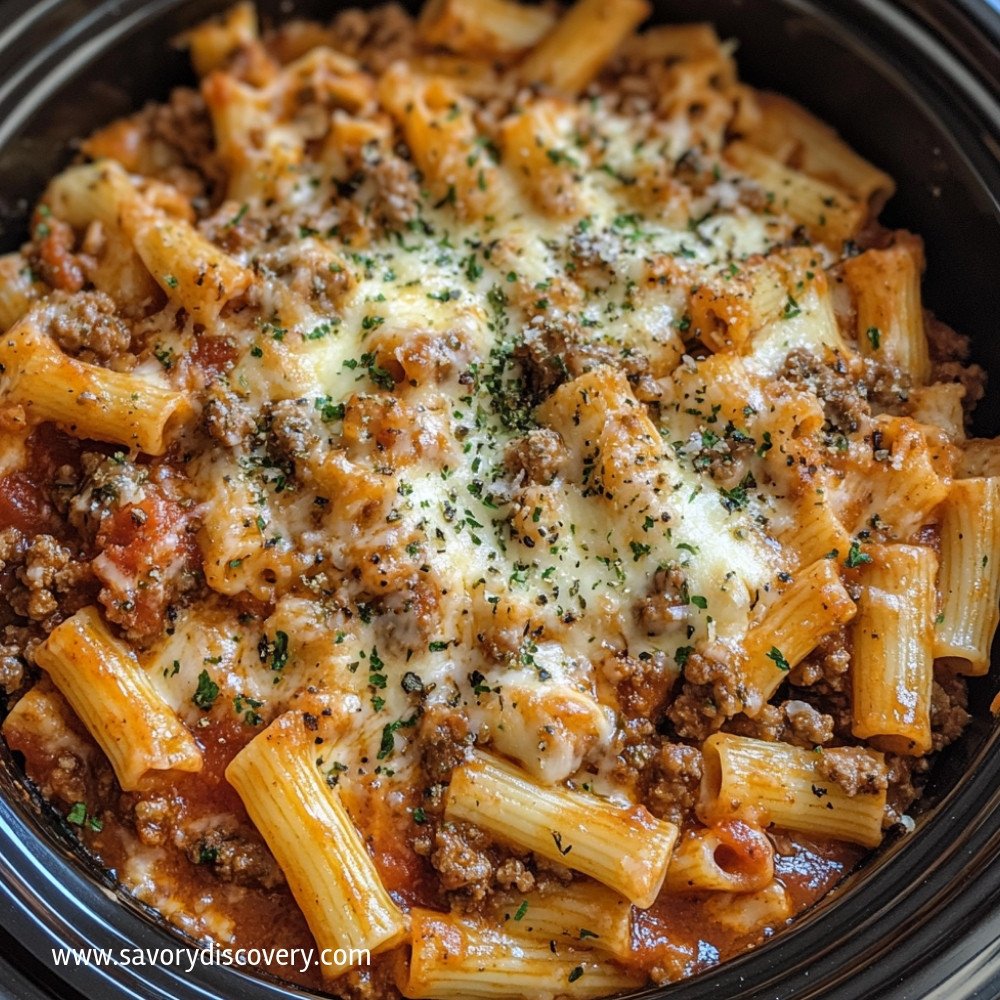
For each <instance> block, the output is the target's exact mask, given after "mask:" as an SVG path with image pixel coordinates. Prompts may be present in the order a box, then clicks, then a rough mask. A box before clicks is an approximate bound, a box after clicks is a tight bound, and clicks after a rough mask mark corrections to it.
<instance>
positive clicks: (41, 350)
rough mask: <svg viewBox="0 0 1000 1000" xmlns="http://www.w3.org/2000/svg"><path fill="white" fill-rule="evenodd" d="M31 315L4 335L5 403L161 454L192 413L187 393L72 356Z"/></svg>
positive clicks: (73, 429) (76, 430) (77, 433)
mask: <svg viewBox="0 0 1000 1000" xmlns="http://www.w3.org/2000/svg"><path fill="white" fill-rule="evenodd" d="M43 316H44V313H38V314H37V315H36V314H35V313H29V314H28V315H27V316H25V317H24V319H22V320H20V321H19V322H18V323H15V324H14V326H13V327H12V328H11V329H10V330H8V331H7V333H5V334H2V335H0V399H3V400H4V401H5V402H7V403H14V404H17V405H20V406H21V407H22V408H23V409H24V413H25V416H26V417H27V419H28V420H29V421H33V422H42V421H45V420H51V421H54V422H55V423H57V424H60V425H61V426H62V427H64V428H65V429H66V430H67V431H68V432H69V433H70V434H72V435H73V436H74V437H81V438H96V439H97V440H99V441H111V442H113V443H115V444H121V445H125V446H126V447H128V448H136V449H138V450H139V451H143V452H145V453H146V454H147V455H162V454H163V453H164V452H165V451H166V450H167V446H168V444H169V441H168V437H169V434H168V431H169V429H170V426H171V424H172V423H175V422H177V421H179V420H180V419H183V418H184V417H185V416H187V414H188V413H189V411H190V404H189V403H188V398H187V396H186V395H185V394H184V393H182V392H175V391H174V390H172V389H166V388H164V387H163V386H159V385H156V384H155V383H153V382H149V381H147V380H146V379H143V378H139V377H138V376H136V375H130V374H127V373H125V372H116V371H111V370H110V369H108V368H101V367H100V366H98V365H91V364H86V363H85V362H83V361H77V360H75V359H73V358H69V357H67V356H66V355H65V354H63V353H62V351H60V350H59V348H58V347H57V346H56V344H55V342H54V341H53V340H52V339H51V338H50V337H49V336H48V335H47V334H45V333H43V332H42V330H41V329H40V326H39V320H40V319H41V318H43Z"/></svg>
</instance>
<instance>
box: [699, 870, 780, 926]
mask: <svg viewBox="0 0 1000 1000" xmlns="http://www.w3.org/2000/svg"><path fill="white" fill-rule="evenodd" d="M704 912H705V915H706V916H707V917H709V918H710V919H711V920H713V921H714V922H715V923H717V924H719V925H720V926H721V927H725V928H726V930H728V931H729V932H730V933H732V934H755V933H760V932H761V931H762V930H764V928H766V927H769V928H771V929H772V930H777V929H778V928H780V927H781V925H782V924H783V923H785V921H786V920H787V919H788V918H789V917H790V916H791V915H792V899H791V897H790V896H789V894H788V890H787V889H786V888H785V887H784V886H783V885H782V884H781V883H780V882H772V883H771V884H770V885H767V886H765V887H764V888H763V889H758V890H757V891H756V892H748V893H741V894H736V893H731V892H719V893H714V894H713V895H711V896H709V897H708V899H706V900H705V911H704Z"/></svg>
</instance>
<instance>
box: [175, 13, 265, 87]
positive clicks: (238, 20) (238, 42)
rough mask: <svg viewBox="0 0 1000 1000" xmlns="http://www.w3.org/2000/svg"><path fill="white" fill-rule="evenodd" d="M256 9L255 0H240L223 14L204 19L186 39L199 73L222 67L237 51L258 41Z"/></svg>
mask: <svg viewBox="0 0 1000 1000" xmlns="http://www.w3.org/2000/svg"><path fill="white" fill-rule="evenodd" d="M257 38H258V29H257V10H256V8H255V7H254V5H253V4H252V3H247V2H243V3H238V4H236V5H234V6H233V7H230V8H229V10H227V11H226V12H225V13H224V14H223V15H222V16H221V17H219V18H218V19H217V20H213V21H205V22H204V23H203V24H199V25H198V26H197V27H196V28H193V29H192V30H191V31H189V32H188V33H187V36H186V38H185V39H184V40H185V41H186V42H187V44H188V48H189V49H190V51H191V63H192V65H193V66H194V71H195V72H196V73H197V74H198V76H207V75H208V74H209V73H211V72H212V70H215V69H220V68H221V67H222V66H224V65H225V63H226V60H228V59H229V57H230V56H232V55H233V54H234V53H235V52H237V51H238V50H239V49H241V48H243V47H244V46H247V45H250V44H251V43H253V42H255V41H257Z"/></svg>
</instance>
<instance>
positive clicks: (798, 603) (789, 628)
mask: <svg viewBox="0 0 1000 1000" xmlns="http://www.w3.org/2000/svg"><path fill="white" fill-rule="evenodd" d="M856 611H857V608H856V607H855V604H854V602H853V601H852V600H851V598H850V595H849V594H848V593H847V590H846V589H845V588H844V585H843V583H842V582H841V580H840V574H839V573H838V572H837V566H836V563H835V562H834V560H833V559H826V558H821V559H817V560H816V562H814V563H813V564H812V565H811V566H809V567H807V568H806V569H805V570H800V571H799V572H798V573H797V574H796V577H795V581H794V582H793V583H792V585H791V586H790V587H789V588H788V589H787V590H786V591H784V593H782V594H781V596H780V597H779V598H778V600H777V601H776V602H775V604H774V605H773V606H772V607H770V608H769V609H768V611H767V613H766V614H765V616H764V619H763V620H762V621H761V622H760V623H759V624H758V625H755V626H754V627H753V628H752V629H751V630H750V631H749V632H748V633H747V636H746V638H745V639H744V640H743V649H744V651H745V652H746V666H745V668H744V670H745V673H744V687H745V688H746V692H747V693H746V696H745V704H744V708H743V711H744V712H746V714H747V715H749V716H750V717H751V718H755V717H756V716H757V715H759V714H760V712H761V711H762V709H763V708H764V705H765V704H767V700H768V699H769V698H770V697H771V695H772V694H774V692H775V691H777V689H778V687H779V685H780V684H781V682H782V681H783V680H784V679H785V678H786V677H787V676H788V671H789V670H790V669H791V668H792V667H794V666H797V665H798V664H799V663H801V662H802V660H804V659H805V658H806V656H808V655H809V653H810V652H812V650H813V649H814V648H815V647H816V644H817V643H818V642H819V641H820V639H822V638H823V636H825V635H828V634H829V633H830V632H832V631H833V630H834V629H835V628H838V627H839V626H841V625H844V624H845V623H847V622H849V621H850V620H851V619H852V618H853V617H854V615H855V613H856Z"/></svg>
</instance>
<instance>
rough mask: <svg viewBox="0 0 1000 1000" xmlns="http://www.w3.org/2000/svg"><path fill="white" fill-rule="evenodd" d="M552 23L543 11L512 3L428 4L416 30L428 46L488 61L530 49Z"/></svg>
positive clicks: (431, 0) (455, 0) (435, 0)
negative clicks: (437, 46) (439, 46)
mask: <svg viewBox="0 0 1000 1000" xmlns="http://www.w3.org/2000/svg"><path fill="white" fill-rule="evenodd" d="M554 21H555V17H554V16H553V15H552V12H551V11H549V10H546V9H545V8H544V7H529V6H528V5H527V4H523V3H514V2H512V0H428V2H427V3H426V4H424V9H423V12H422V13H421V15H420V22H419V24H418V26H417V30H418V32H419V33H420V37H421V38H422V39H423V40H424V41H425V42H427V44H429V45H442V46H444V47H445V48H447V49H451V51H452V52H457V53H459V54H460V55H470V56H480V57H483V58H490V57H495V56H505V55H512V54H515V53H517V52H523V51H524V50H525V49H530V48H531V46H532V45H535V44H536V43H537V42H538V41H539V40H540V39H541V38H542V36H543V35H544V34H545V33H546V32H547V31H548V30H549V29H550V28H551V27H552V25H553V23H554Z"/></svg>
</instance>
